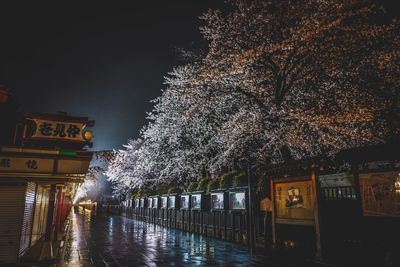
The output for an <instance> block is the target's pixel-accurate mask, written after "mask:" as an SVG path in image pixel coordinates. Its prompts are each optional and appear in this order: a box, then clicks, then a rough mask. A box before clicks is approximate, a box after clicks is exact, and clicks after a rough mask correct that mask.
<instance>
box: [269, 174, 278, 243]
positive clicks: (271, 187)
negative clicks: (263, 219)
mask: <svg viewBox="0 0 400 267" xmlns="http://www.w3.org/2000/svg"><path fill="white" fill-rule="evenodd" d="M269 181H270V190H271V201H272V212H271V220H272V223H271V224H272V225H271V230H272V233H271V234H272V247H273V248H274V247H275V246H276V225H275V188H274V187H275V185H274V178H272V177H270V180H269Z"/></svg>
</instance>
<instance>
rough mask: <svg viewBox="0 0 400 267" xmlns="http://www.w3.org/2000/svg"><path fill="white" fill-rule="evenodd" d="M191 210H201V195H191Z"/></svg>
mask: <svg viewBox="0 0 400 267" xmlns="http://www.w3.org/2000/svg"><path fill="white" fill-rule="evenodd" d="M191 208H192V209H201V194H195V195H192V197H191Z"/></svg>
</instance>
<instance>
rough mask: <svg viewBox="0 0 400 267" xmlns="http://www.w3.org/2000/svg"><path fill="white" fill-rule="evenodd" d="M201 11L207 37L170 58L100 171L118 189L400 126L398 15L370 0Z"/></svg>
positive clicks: (311, 151)
mask: <svg viewBox="0 0 400 267" xmlns="http://www.w3.org/2000/svg"><path fill="white" fill-rule="evenodd" d="M229 3H230V4H231V5H232V9H231V10H230V11H229V12H222V11H219V10H209V11H208V12H206V13H205V14H204V15H203V16H202V17H201V18H202V19H203V20H204V22H205V26H203V27H202V28H201V32H202V34H203V35H204V38H205V39H206V40H208V42H209V47H208V51H207V52H206V54H205V55H204V56H203V57H202V58H201V59H199V58H198V57H196V59H195V60H194V61H193V62H189V63H186V64H184V65H182V66H178V67H176V68H174V70H173V71H171V72H170V73H169V75H168V76H167V77H166V78H165V84H166V89H165V90H164V91H163V93H162V95H161V96H160V97H159V98H157V99H156V100H155V101H154V103H155V107H154V110H153V111H152V112H151V113H150V114H149V115H148V119H149V120H150V122H149V124H148V125H147V126H146V127H144V129H143V130H142V132H141V138H142V140H141V141H140V145H138V144H139V143H135V142H136V141H129V142H128V145H127V146H126V147H125V149H124V150H120V151H118V153H117V157H116V159H115V160H114V162H113V163H112V164H111V165H110V168H109V170H108V171H107V175H108V176H109V177H110V180H111V181H118V182H119V183H120V184H122V185H123V187H125V188H129V187H143V186H154V185H157V184H159V183H162V184H169V183H175V184H179V185H182V186H183V185H186V184H187V183H188V181H191V180H194V179H196V178H198V177H199V176H200V175H201V173H202V172H211V173H218V172H220V171H221V170H222V169H224V168H227V167H228V168H232V167H233V166H234V165H237V164H239V165H240V164H245V163H246V164H247V163H251V164H252V165H253V166H254V165H259V166H262V165H263V164H265V163H277V162H283V161H286V160H291V159H300V158H304V157H310V156H314V155H320V154H330V153H334V152H336V151H338V150H341V149H346V148H349V147H355V146H362V145H368V144H374V143H381V142H385V141H387V140H388V139H395V138H398V134H399V121H400V119H399V106H400V103H399V102H400V98H399V91H400V90H399V77H400V67H399V64H398V62H399V59H400V52H399V51H400V47H399V46H400V40H399V29H400V27H399V26H400V25H399V21H398V20H396V19H387V18H386V16H385V10H384V9H382V8H381V7H380V6H378V5H375V4H374V2H373V1H370V0H353V1H345V0H330V1H326V0H296V1H295V0H287V1H281V0H253V1H246V0H234V1H229Z"/></svg>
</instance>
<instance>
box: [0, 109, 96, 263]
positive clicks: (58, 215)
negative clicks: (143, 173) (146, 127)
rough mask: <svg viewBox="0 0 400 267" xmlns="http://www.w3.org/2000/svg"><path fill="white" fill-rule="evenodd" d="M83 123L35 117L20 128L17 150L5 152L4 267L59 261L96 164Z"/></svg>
mask: <svg viewBox="0 0 400 267" xmlns="http://www.w3.org/2000/svg"><path fill="white" fill-rule="evenodd" d="M84 122H85V118H79V119H77V118H71V117H67V116H65V115H54V116H52V115H47V117H46V116H44V115H32V114H30V115H29V116H27V117H26V118H25V119H24V120H23V121H22V122H21V123H20V124H19V125H18V127H17V128H18V129H17V131H16V133H15V136H16V139H15V140H14V144H15V146H3V147H0V218H1V220H0V264H13V263H18V262H22V261H24V259H26V260H27V261H35V260H46V259H53V258H54V256H55V253H56V252H57V249H58V247H57V246H58V245H59V241H60V235H59V234H60V232H62V230H63V227H64V224H65V221H66V219H67V217H68V214H69V211H70V208H71V206H72V200H73V198H74V195H75V193H76V190H77V188H78V187H79V184H80V183H82V182H83V181H84V179H85V174H86V173H87V171H88V168H89V163H90V161H91V159H92V152H88V151H84V150H83V146H84V145H86V144H88V142H89V141H88V140H89V139H87V140H86V139H85V137H84V133H86V132H84V130H83V129H84V128H85V126H86V124H85V123H84ZM86 136H87V137H89V133H86ZM55 147H58V148H57V149H56V148H55ZM60 147H63V149H60ZM32 248H35V249H32Z"/></svg>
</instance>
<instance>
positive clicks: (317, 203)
mask: <svg viewBox="0 0 400 267" xmlns="http://www.w3.org/2000/svg"><path fill="white" fill-rule="evenodd" d="M318 167H319V166H318V165H313V166H312V168H311V182H312V186H313V199H314V221H315V237H316V240H315V247H316V251H315V259H317V260H322V244H321V243H322V242H321V215H320V214H321V213H320V198H319V191H320V190H319V182H318Z"/></svg>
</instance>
